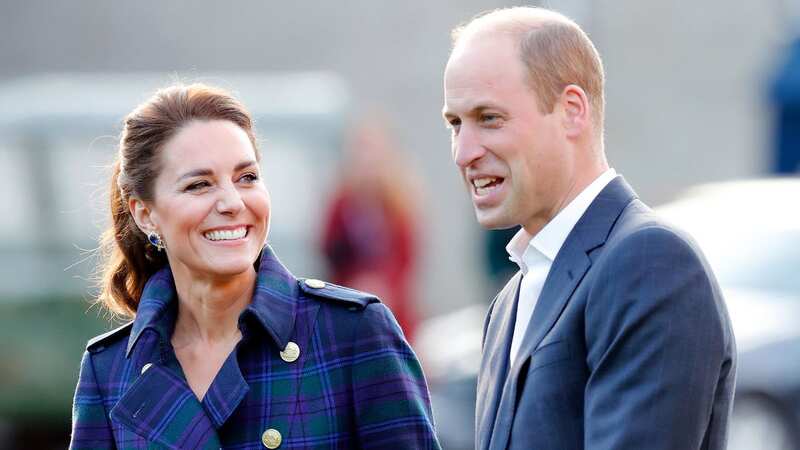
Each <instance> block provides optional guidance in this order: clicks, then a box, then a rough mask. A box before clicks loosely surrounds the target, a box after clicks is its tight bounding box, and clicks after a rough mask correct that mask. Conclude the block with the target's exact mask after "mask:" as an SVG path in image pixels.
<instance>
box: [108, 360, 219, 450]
mask: <svg viewBox="0 0 800 450" xmlns="http://www.w3.org/2000/svg"><path fill="white" fill-rule="evenodd" d="M111 420H113V421H114V422H117V423H118V424H120V425H122V426H123V427H125V428H126V429H128V430H130V431H132V432H134V433H136V434H137V435H139V436H142V437H143V438H145V439H147V440H148V441H151V442H155V443H158V444H160V445H163V446H166V447H167V448H198V449H219V448H220V447H221V445H220V441H219V437H218V436H217V431H216V429H215V428H214V425H213V424H212V423H211V420H210V419H209V417H208V415H207V414H206V411H205V410H204V409H203V406H202V405H201V404H200V402H199V401H198V400H197V397H195V395H194V392H192V390H191V389H189V386H187V385H186V382H185V381H184V380H183V379H182V378H180V377H179V376H178V375H176V374H175V373H173V372H172V371H171V370H170V369H168V368H165V367H163V366H160V365H153V366H152V367H150V368H149V369H148V370H147V371H145V373H143V374H142V375H141V376H139V378H138V379H137V380H136V381H134V382H133V384H132V385H131V387H130V388H129V389H128V390H127V391H126V392H125V394H124V395H123V396H122V398H121V399H120V400H119V402H117V404H116V405H115V406H114V408H113V409H112V410H111Z"/></svg>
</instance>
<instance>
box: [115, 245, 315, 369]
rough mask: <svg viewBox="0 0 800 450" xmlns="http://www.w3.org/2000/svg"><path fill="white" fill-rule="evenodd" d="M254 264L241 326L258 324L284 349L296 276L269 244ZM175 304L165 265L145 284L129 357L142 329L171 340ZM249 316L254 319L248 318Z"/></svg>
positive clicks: (291, 320)
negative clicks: (253, 284)
mask: <svg viewBox="0 0 800 450" xmlns="http://www.w3.org/2000/svg"><path fill="white" fill-rule="evenodd" d="M255 267H256V270H257V272H258V273H257V278H256V287H255V289H254V291H253V299H252V301H251V302H250V305H248V306H247V308H246V309H245V310H244V311H243V312H242V314H241V315H240V316H239V328H240V329H242V330H243V331H242V332H243V333H246V332H247V330H246V329H245V327H246V323H247V324H249V323H255V324H257V325H258V326H260V327H262V328H263V329H264V330H265V331H266V332H267V333H268V334H269V335H270V336H271V337H272V339H273V340H274V341H275V343H276V344H277V345H278V348H281V349H283V348H284V347H286V344H287V343H288V342H289V336H290V334H291V332H292V329H293V328H294V321H295V314H296V310H297V298H298V296H299V295H300V292H299V291H300V289H299V287H298V284H297V279H296V278H295V277H294V275H292V274H291V273H290V272H289V270H288V269H286V267H284V265H283V264H282V263H281V262H280V261H279V260H278V257H277V256H275V253H274V252H273V251H272V248H271V247H270V246H269V245H266V246H264V248H263V249H262V251H261V255H259V257H258V259H257V260H256V263H255ZM176 305H177V294H176V291H175V281H174V279H173V277H172V271H171V270H170V268H169V266H166V267H164V268H162V269H160V270H159V271H158V272H156V273H155V274H153V275H152V276H151V277H150V279H148V280H147V283H146V284H145V287H144V290H143V291H142V297H141V300H140V301H139V307H138V309H137V311H136V318H135V319H134V321H133V326H132V328H131V335H130V339H129V340H128V348H127V352H126V356H128V357H129V356H130V354H131V351H132V350H133V348H134V347H135V346H136V343H137V342H138V341H139V337H140V336H141V334H142V332H144V330H146V329H148V328H149V329H153V330H154V331H156V332H158V333H159V335H160V336H161V339H162V341H168V340H169V339H170V337H171V333H172V328H173V327H174V322H175V317H176V315H175V312H176V311H177V308H176ZM248 317H253V318H255V320H250V321H247V320H246V318H248ZM245 322H246V323H245Z"/></svg>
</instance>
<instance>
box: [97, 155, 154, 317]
mask: <svg viewBox="0 0 800 450" xmlns="http://www.w3.org/2000/svg"><path fill="white" fill-rule="evenodd" d="M112 171H113V172H112V174H111V186H109V193H110V195H109V198H110V205H109V209H110V211H111V226H110V227H109V228H108V229H107V230H106V231H105V232H104V233H103V235H102V237H101V241H100V249H101V252H102V255H103V258H104V259H105V264H104V265H103V273H102V278H101V291H100V296H99V298H98V302H100V303H102V304H103V305H105V306H106V307H107V308H108V309H109V310H110V311H111V312H112V313H114V314H118V315H121V316H125V317H133V316H134V315H135V313H136V309H137V308H138V306H139V298H140V297H141V295H142V290H144V285H145V283H147V279H148V278H150V276H151V275H152V274H154V273H155V272H156V271H158V269H160V268H162V267H164V265H166V263H167V257H166V255H165V254H164V253H163V252H158V251H156V249H154V248H153V247H152V246H151V245H149V244H148V242H147V237H146V236H145V235H144V233H142V231H141V230H139V227H137V226H136V222H134V220H133V216H131V214H130V212H129V211H128V202H127V196H126V195H124V194H123V192H122V189H121V188H120V184H119V179H120V162H119V160H117V161H115V162H114V165H113V167H112Z"/></svg>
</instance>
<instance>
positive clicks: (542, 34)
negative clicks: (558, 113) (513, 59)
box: [452, 7, 605, 131]
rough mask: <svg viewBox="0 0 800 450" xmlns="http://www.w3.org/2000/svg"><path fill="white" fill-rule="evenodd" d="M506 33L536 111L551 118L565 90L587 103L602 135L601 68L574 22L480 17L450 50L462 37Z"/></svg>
mask: <svg viewBox="0 0 800 450" xmlns="http://www.w3.org/2000/svg"><path fill="white" fill-rule="evenodd" d="M486 32H488V33H507V34H510V35H511V36H512V37H513V38H516V39H518V40H519V51H520V58H521V60H522V62H523V63H524V64H525V66H526V67H527V69H528V74H527V75H528V77H527V79H528V83H529V84H530V86H531V88H532V89H533V90H534V92H535V93H536V95H537V98H538V103H539V105H538V106H539V110H540V111H541V112H542V113H543V114H547V113H551V112H553V108H554V107H555V102H556V100H557V99H558V97H559V95H561V92H562V91H563V90H564V88H565V87H566V86H568V85H570V84H574V85H577V86H580V87H581V88H582V89H583V90H584V91H585V92H586V95H587V96H588V98H589V103H590V105H591V108H592V115H593V119H594V122H595V125H596V127H597V129H598V130H600V131H602V127H603V114H604V112H603V111H604V107H605V98H604V93H603V85H604V83H605V80H604V78H605V77H604V75H603V62H602V61H601V59H600V54H599V53H598V52H597V49H596V48H595V47H594V44H592V41H591V40H590V39H589V36H587V35H586V33H585V32H584V31H583V30H582V29H581V27H580V26H578V25H577V24H576V23H575V22H573V21H572V20H570V19H569V18H567V17H566V16H564V15H562V14H559V13H557V12H555V11H550V10H548V9H544V8H537V7H514V8H505V9H498V10H494V11H490V12H487V13H483V14H480V15H478V16H476V17H475V18H473V19H472V20H471V21H469V22H468V23H466V24H464V25H460V26H458V27H456V28H455V29H454V30H453V31H452V39H453V47H456V46H457V45H458V43H459V42H460V41H461V40H462V39H463V38H465V37H467V36H470V35H475V34H481V33H486Z"/></svg>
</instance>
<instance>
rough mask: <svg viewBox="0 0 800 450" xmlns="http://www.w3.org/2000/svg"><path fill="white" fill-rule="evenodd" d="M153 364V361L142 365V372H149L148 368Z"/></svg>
mask: <svg viewBox="0 0 800 450" xmlns="http://www.w3.org/2000/svg"><path fill="white" fill-rule="evenodd" d="M152 366H153V363H147V364H145V365H143V366H142V373H145V372H147V369H149V368H150V367H152Z"/></svg>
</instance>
